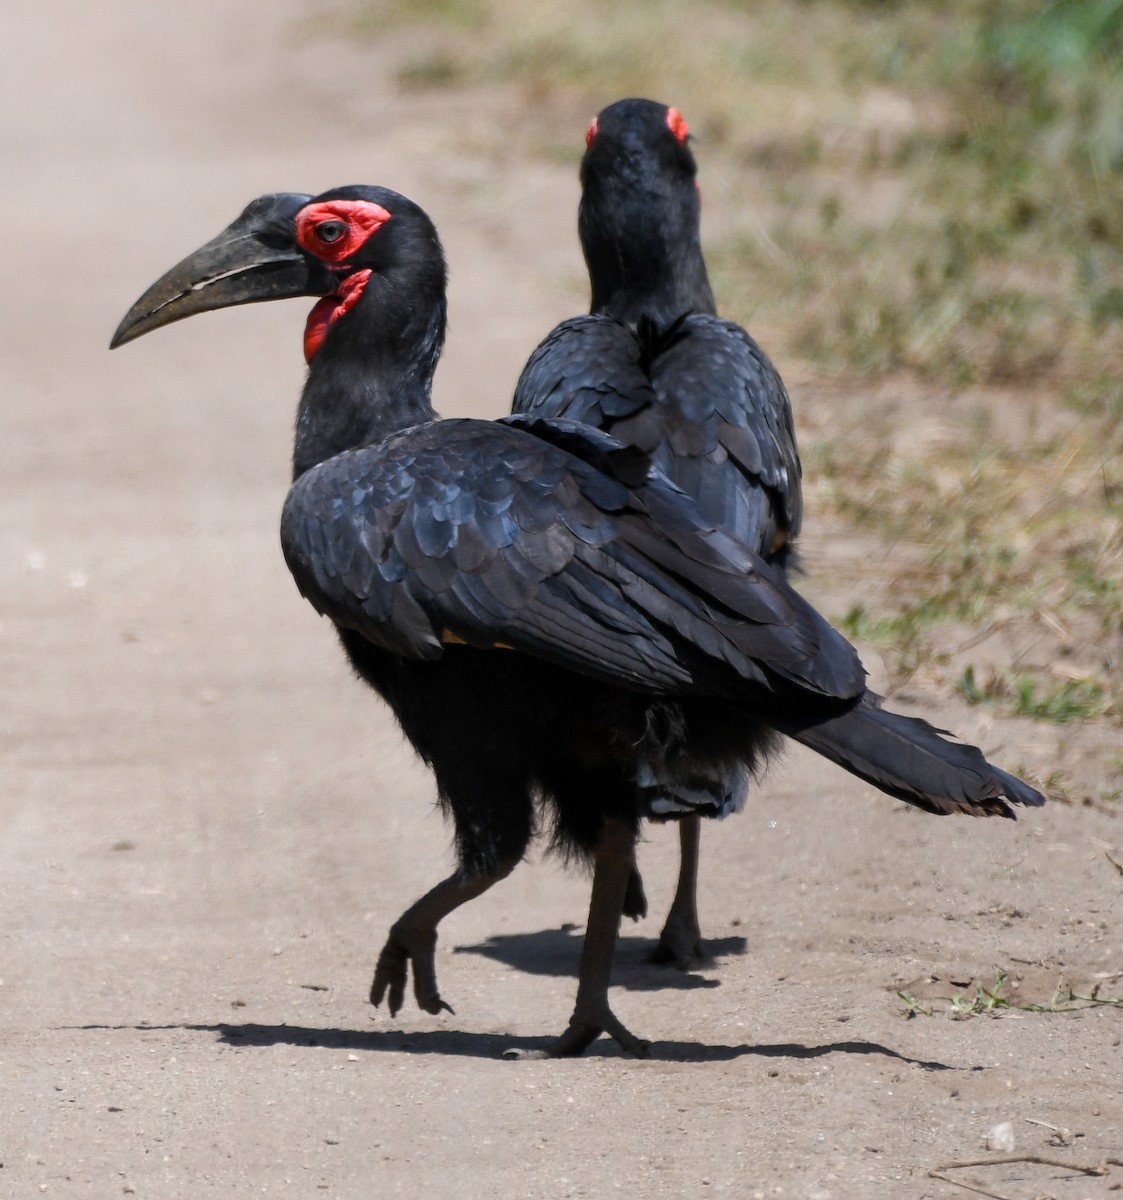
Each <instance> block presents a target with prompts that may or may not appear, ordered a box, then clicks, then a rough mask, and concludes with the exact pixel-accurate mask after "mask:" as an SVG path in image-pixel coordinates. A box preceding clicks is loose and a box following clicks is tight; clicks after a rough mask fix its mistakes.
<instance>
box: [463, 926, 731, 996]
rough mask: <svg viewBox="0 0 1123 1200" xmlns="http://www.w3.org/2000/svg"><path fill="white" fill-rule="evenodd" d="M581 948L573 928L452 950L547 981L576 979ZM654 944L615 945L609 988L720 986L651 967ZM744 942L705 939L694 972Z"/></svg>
mask: <svg viewBox="0 0 1123 1200" xmlns="http://www.w3.org/2000/svg"><path fill="white" fill-rule="evenodd" d="M583 942H584V938H583V936H582V933H581V930H580V928H579V927H577V926H571V925H566V926H563V927H562V928H561V929H542V930H539V931H538V932H537V933H508V934H497V935H494V936H492V937H488V938H485V939H484V940H483V941H482V942H476V943H475V944H474V945H466V946H455V947H454V948H453V951H452V952H453V954H479V955H481V956H483V957H484V958H490V959H493V960H494V961H496V962H501V963H503V964H504V965H505V966H508V967H511V968H513V969H514V970H516V971H522V972H525V973H526V974H528V975H553V976H562V977H571V978H574V979H576V978H577V976H578V972H579V968H580V965H581V947H582V944H583ZM657 944H658V943H657V942H656V941H655V940H654V939H652V938H644V937H629V936H627V935H622V936H621V937H620V938H619V939H618V940H617V943H616V953H615V955H614V958H613V970H612V984H613V986H614V987H619V988H623V989H624V990H625V991H630V992H655V991H663V990H675V991H694V990H697V989H699V988H716V987H720V986H721V981H720V980H718V979H708V978H707V977H706V976H704V975H698V974H695V973H694V971H693V970H690V971H680V970H676V969H675V968H673V967H668V966H666V965H660V964H656V963H654V962H652V961H651V954H652V952H653V951H654V949H655V947H656V945H657ZM747 949H748V942H747V940H746V939H745V938H743V937H726V938H708V939H707V940H706V942H705V950H706V959H705V961H703V962H700V963H699V964H697V966H698V968H699V969H703V970H704V969H705V968H706V967H708V966H713V965H714V964H715V963H716V961H717V960H718V959H721V958H728V957H730V956H732V955H737V954H744V953H746V951H747Z"/></svg>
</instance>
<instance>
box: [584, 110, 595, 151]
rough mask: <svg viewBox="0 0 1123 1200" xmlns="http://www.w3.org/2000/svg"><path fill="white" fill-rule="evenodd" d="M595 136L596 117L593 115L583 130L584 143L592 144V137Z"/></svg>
mask: <svg viewBox="0 0 1123 1200" xmlns="http://www.w3.org/2000/svg"><path fill="white" fill-rule="evenodd" d="M596 136H597V119H596V117H594V118H593V119H592V120H591V121H590V122H589V128H588V129H586V130H585V145H586V146H591V145H592V144H593V138H595V137H596Z"/></svg>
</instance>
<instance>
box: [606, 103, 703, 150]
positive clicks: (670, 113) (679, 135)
mask: <svg viewBox="0 0 1123 1200" xmlns="http://www.w3.org/2000/svg"><path fill="white" fill-rule="evenodd" d="M667 128H668V129H669V130H670V131H671V133H673V134H674V135H675V141H676V142H680V143H682V142H685V141H686V139H687V138H688V137H689V136H690V128H689V126H688V125H687V124H686V118H685V117H684V116H683V115H682V113H680V112H679V110H678V109H677V108H668V109H667ZM596 136H597V119H596V117H594V118H593V119H592V120H591V121H590V122H589V128H588V129H586V130H585V145H586V146H591V145H592V144H593V138H595V137H596Z"/></svg>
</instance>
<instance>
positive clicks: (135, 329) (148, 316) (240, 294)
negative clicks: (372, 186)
mask: <svg viewBox="0 0 1123 1200" xmlns="http://www.w3.org/2000/svg"><path fill="white" fill-rule="evenodd" d="M311 199H312V197H311V196H307V195H303V194H299V193H296V192H281V193H277V194H275V195H270V196H260V197H259V198H258V199H256V200H254V201H252V202H251V203H250V204H249V205H248V206H247V207H246V209H245V211H244V212H243V213H242V215H241V216H240V217H239V218H238V219H237V220H236V221H235V222H234V223H233V224H232V225H230V226H228V227H227V228H226V229H224V230H223V231H222V232H221V233H220V234H219V235H218V237H216V238H212V239H211V241H209V242H207V244H206V245H205V246H201V247H200V248H199V249H198V250H196V251H195V252H194V254H189V255H188V256H187V257H186V258H185V259H184V260H183V261H182V262H180V263H177V264H176V266H174V267H172V269H171V270H170V271H168V272H167V274H166V275H163V276H161V278H160V279H158V280H157V281H156V282H155V283H154V284H153V285H152V286H151V287H150V288H149V289H148V290H147V291H146V292H145V293H144V295H143V296H141V298H140V299H139V300H138V301H137V302H136V303H135V304H134V305H133V306H132V308H130V309H129V311H128V312H127V313H126V314H125V317H124V320H122V322H121V324H120V325H118V326H117V331H116V332H115V333H114V334H113V340H112V341H111V342H110V343H109V348H110V349H111V350H113V349H115V348H116V347H117V346H123V345H124V344H125V343H126V342H131V341H132V340H133V339H134V338H138V337H140V336H141V335H142V334H145V333H149V332H150V331H151V330H153V329H159V328H160V326H161V325H170V324H171V323H172V322H173V321H180V320H182V319H183V318H184V317H190V316H194V314H195V313H201V312H208V311H210V310H211V309H215V308H229V307H231V306H232V305H235V304H252V303H254V302H256V301H260V300H284V299H286V298H287V297H290V296H325V295H327V294H328V293H329V292H331V291H332V290H333V289H334V288H335V286H336V280H335V279H334V277H333V276H332V275H331V274H330V273H329V272H328V271H327V269H326V268H325V267H323V266H322V265H321V264H320V263H318V262H317V261H316V260H315V259H313V258H311V257H309V256H308V255H306V254H304V253H303V252H302V251H301V250H300V248H299V247H298V246H297V244H296V230H295V218H296V214H297V213H298V212H299V211H300V210H301V209H302V208H303V207H304V206H305V205H306V204H307V203H308V202H309V201H310V200H311Z"/></svg>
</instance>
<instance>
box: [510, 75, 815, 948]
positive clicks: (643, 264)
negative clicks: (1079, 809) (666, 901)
mask: <svg viewBox="0 0 1123 1200" xmlns="http://www.w3.org/2000/svg"><path fill="white" fill-rule="evenodd" d="M688 140H689V135H688V130H687V125H686V122H685V120H684V119H683V117H682V114H681V113H680V112H679V111H678V110H677V109H674V108H668V107H667V106H666V105H663V104H656V103H655V102H654V101H651V100H639V99H634V100H620V101H618V102H617V103H615V104H612V105H610V106H609V107H608V108H606V109H604V110H603V111H602V112H600V113H598V114H597V116H596V117H595V118H594V119H593V121H592V123H591V124H590V125H589V128H588V132H587V133H586V143H587V147H588V148H587V150H586V152H585V156H584V158H583V160H582V163H581V187H582V194H581V205H580V208H579V210H578V221H577V225H578V231H579V233H580V237H581V246H582V249H583V250H584V253H585V262H586V264H587V266H588V268H589V282H590V285H591V291H592V300H591V305H590V309H591V311H590V313H589V314H588V315H586V316H581V317H575V318H573V319H572V320H569V321H565V322H563V323H562V324H561V325H559V326H558V327H557V328H556V329H555V330H554V331H553V332H552V333H551V334H550V335H549V336H548V337H547V338H546V339H545V340H544V341H543V342H542V344H541V345H540V346H539V347H538V349H537V350H536V351H535V352H534V354H533V355H532V356H531V359H530V361H529V362H528V363H527V365H526V368H525V370H524V371H523V374H522V377H521V378H520V380H519V384H518V387H517V388H516V390H515V403H514V411H515V412H521V413H530V414H533V415H535V416H540V417H568V418H570V419H573V420H577V421H582V422H584V423H585V424H587V425H594V426H596V427H597V428H598V429H603V430H605V431H606V432H609V433H611V434H612V435H613V436H614V437H616V438H617V439H619V440H620V441H622V442H626V443H628V444H630V445H635V446H639V447H641V448H642V449H643V450H645V451H646V452H647V453H649V454H650V455H651V458H652V461H653V462H654V463H655V465H656V466H657V467H658V468H659V470H661V471H662V472H663V473H664V474H665V475H667V476H668V477H669V478H671V479H672V480H673V481H674V482H675V483H677V484H678V485H679V487H681V488H682V489H683V490H684V491H686V492H688V493H689V494H690V495H691V496H692V497H693V498H694V499H695V500H696V501H697V502H698V503H699V505H700V506H701V508H702V509H703V511H704V512H705V514H706V516H707V517H708V518H709V519H710V520H712V521H714V522H715V523H716V524H717V525H718V526H719V527H721V528H724V529H726V530H728V531H729V532H731V533H734V534H736V536H737V537H738V538H739V539H740V540H741V541H743V542H745V543H746V544H747V545H749V546H751V547H753V549H755V550H756V551H757V553H758V554H760V555H761V557H762V558H764V559H765V561H767V562H769V563H772V564H773V565H774V566H776V567H777V568H779V569H780V570H784V568H785V567H786V565H787V563H788V562H789V560H790V557H791V555H792V552H793V549H794V540H795V537H796V535H797V534H798V533H799V527H800V519H801V510H802V498H801V492H800V463H799V453H798V451H797V449H796V440H795V430H794V425H793V421H792V411H791V404H790V402H789V400H788V394H787V392H786V391H785V389H784V384H783V382H782V381H781V379H780V376H779V375H778V374H777V372H776V369H775V368H774V367H773V365H772V363H771V362H770V361H769V360H768V358H767V356H766V355H765V354H764V352H763V351H762V350H761V348H760V347H759V346H758V345H757V344H756V342H754V341H753V339H752V338H751V337H749V335H748V334H747V333H746V332H745V330H743V329H742V328H741V327H740V326H738V325H735V324H733V322H731V321H724V320H721V319H720V318H719V317H718V316H717V315H716V309H715V307H714V298H713V293H712V292H711V290H710V283H709V278H708V275H707V272H706V264H705V260H704V259H703V257H702V242H701V229H700V221H699V216H700V203H699V196H698V187H697V183H696V175H697V166H696V164H695V161H694V155H693V154H692V153H691V150H690V147H689V145H688ZM656 330H657V331H659V332H658V333H656V332H655V331H656ZM653 339H654V341H655V342H656V343H657V344H658V346H659V352H658V353H656V354H655V355H654V356H652V355H651V353H650V349H649V347H650V345H651V344H652V341H653ZM649 359H650V362H649V361H648V360H649ZM692 768H693V769H692V772H691V773H684V772H683V771H682V770H681V769H680V768H679V767H678V765H676V764H674V763H668V762H667V761H665V760H655V761H648V762H643V763H641V765H640V773H641V777H640V779H639V781H638V782H639V783H640V786H641V787H643V788H644V789H645V790H646V791H647V792H648V793H649V794H650V797H651V799H650V802H649V804H650V807H651V808H652V809H653V810H654V811H655V812H666V813H672V814H675V815H676V816H678V817H679V818H680V819H679V821H678V826H679V836H680V841H681V852H682V864H681V868H680V871H679V879H678V887H677V888H676V890H675V898H674V902H673V903H672V905H671V911H670V913H669V915H668V917H667V921H666V924H665V925H664V927H663V931H662V934H661V935H660V938H659V944H658V946H657V947H656V950H655V953H654V955H653V957H654V958H655V959H656V961H661V962H673V963H675V964H676V965H677V966H679V967H683V968H686V967H689V966H690V965H691V964H692V963H694V962H695V961H696V960H697V959H698V958H700V957H701V956H702V947H701V943H700V937H701V933H700V930H699V925H698V904H697V872H698V850H699V841H700V836H701V829H700V826H701V820H700V818H699V817H698V816H697V815H696V814H697V812H698V811H699V810H701V811H703V812H706V813H709V814H712V813H713V812H715V811H716V812H719V813H722V814H724V813H728V812H733V811H735V810H736V809H738V808H740V807H741V805H742V804H743V803H744V799H745V794H746V790H747V787H746V785H747V779H746V776H745V773H744V771H743V769H741V767H740V765H739V764H737V765H735V766H734V767H733V768H732V769H730V768H728V767H724V768H722V769H720V770H718V771H717V772H716V773H714V774H711V775H706V774H704V773H702V772H700V771H699V769H698V764H696V763H695V764H692ZM684 814H685V815H684ZM635 894H636V895H637V896H639V897H641V898H642V895H643V892H642V888H641V887H637V888H636V889H635Z"/></svg>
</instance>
